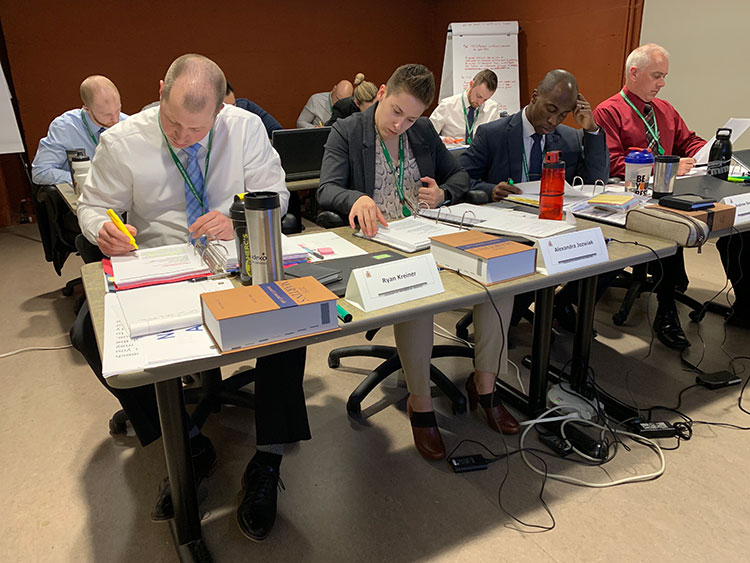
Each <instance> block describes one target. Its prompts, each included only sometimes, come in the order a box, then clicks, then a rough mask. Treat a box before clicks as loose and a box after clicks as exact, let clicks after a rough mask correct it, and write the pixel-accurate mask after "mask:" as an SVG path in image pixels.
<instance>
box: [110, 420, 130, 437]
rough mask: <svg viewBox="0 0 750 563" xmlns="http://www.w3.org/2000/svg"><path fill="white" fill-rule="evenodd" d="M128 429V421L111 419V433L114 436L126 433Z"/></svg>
mask: <svg viewBox="0 0 750 563" xmlns="http://www.w3.org/2000/svg"><path fill="white" fill-rule="evenodd" d="M127 431H128V424H127V423H126V422H117V421H116V420H115V419H114V418H111V419H110V421H109V433H110V434H111V435H112V436H116V435H117V434H125V433H126V432H127Z"/></svg>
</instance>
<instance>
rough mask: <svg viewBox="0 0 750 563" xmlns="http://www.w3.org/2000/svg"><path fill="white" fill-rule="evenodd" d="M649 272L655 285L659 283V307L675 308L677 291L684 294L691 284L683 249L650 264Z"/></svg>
mask: <svg viewBox="0 0 750 563" xmlns="http://www.w3.org/2000/svg"><path fill="white" fill-rule="evenodd" d="M660 263H661V265H660ZM648 272H649V274H651V276H653V279H654V283H657V282H658V285H657V286H656V290H655V291H656V301H657V302H658V304H659V307H667V308H669V307H674V306H675V304H674V294H675V291H677V290H679V291H681V292H684V291H685V290H686V289H687V286H688V283H689V282H690V280H689V279H688V276H687V273H686V272H685V256H684V255H683V252H682V247H679V248H677V252H676V253H675V254H673V255H672V256H667V257H666V258H662V259H661V260H660V261H656V260H654V261H653V262H649V265H648Z"/></svg>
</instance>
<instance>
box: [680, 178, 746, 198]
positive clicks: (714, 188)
mask: <svg viewBox="0 0 750 563" xmlns="http://www.w3.org/2000/svg"><path fill="white" fill-rule="evenodd" d="M747 191H748V190H747V186H745V185H744V184H737V183H735V182H726V181H724V180H720V179H719V178H714V177H713V176H709V175H708V174H705V175H703V176H693V177H691V178H679V179H678V180H675V183H674V195H682V194H696V195H702V196H705V197H712V198H714V199H715V200H716V201H721V199H722V198H725V197H728V196H735V195H740V194H745V193H747Z"/></svg>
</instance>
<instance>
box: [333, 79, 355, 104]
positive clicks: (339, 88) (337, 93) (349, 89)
mask: <svg viewBox="0 0 750 563" xmlns="http://www.w3.org/2000/svg"><path fill="white" fill-rule="evenodd" d="M353 93H354V86H352V83H351V82H349V81H348V80H342V81H340V82H339V83H338V84H336V86H334V87H333V90H331V103H332V104H335V103H336V102H338V101H339V100H341V99H344V98H348V97H349V96H351V95H352V94H353Z"/></svg>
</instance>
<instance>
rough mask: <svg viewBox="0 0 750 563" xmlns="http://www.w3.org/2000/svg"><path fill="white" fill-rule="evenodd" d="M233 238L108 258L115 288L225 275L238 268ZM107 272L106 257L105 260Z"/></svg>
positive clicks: (184, 244) (137, 251)
mask: <svg viewBox="0 0 750 563" xmlns="http://www.w3.org/2000/svg"><path fill="white" fill-rule="evenodd" d="M233 247H234V241H233V240H230V241H219V240H211V241H208V242H200V241H197V242H196V244H195V246H193V245H192V244H190V243H183V244H170V245H166V246H158V247H155V248H146V249H142V250H136V251H134V252H131V253H130V254H127V255H125V256H113V257H112V258H110V259H109V262H110V263H111V269H112V275H113V277H114V284H115V289H117V290H124V289H132V288H135V287H143V286H147V285H157V284H163V283H172V282H177V281H183V280H189V279H194V278H198V277H203V276H210V275H214V274H224V273H228V272H230V271H232V268H233V269H237V258H236V250H235V251H234V257H233V256H232V255H231V249H232V248H233ZM104 268H105V272H107V270H108V268H107V260H106V259H105V260H104Z"/></svg>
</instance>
